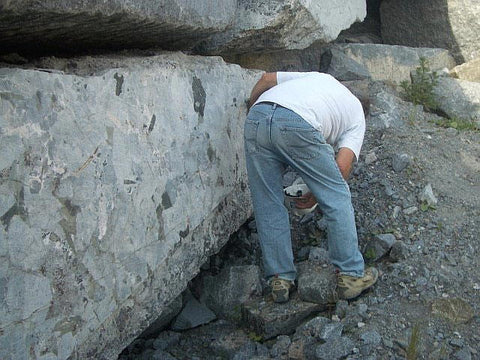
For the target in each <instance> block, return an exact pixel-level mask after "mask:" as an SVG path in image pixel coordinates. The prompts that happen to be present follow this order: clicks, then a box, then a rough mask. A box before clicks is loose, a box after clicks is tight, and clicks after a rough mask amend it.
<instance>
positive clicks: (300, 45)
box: [199, 0, 366, 54]
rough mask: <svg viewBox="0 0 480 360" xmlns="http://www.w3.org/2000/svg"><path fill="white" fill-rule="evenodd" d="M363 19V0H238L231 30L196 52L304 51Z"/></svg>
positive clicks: (208, 42)
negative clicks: (259, 0) (315, 42)
mask: <svg viewBox="0 0 480 360" xmlns="http://www.w3.org/2000/svg"><path fill="white" fill-rule="evenodd" d="M365 16H366V2H365V0H348V1H340V0H334V1H331V0H330V1H309V0H293V1H292V0H281V1H261V2H258V1H254V0H240V1H238V8H237V13H236V16H235V19H234V23H233V25H232V27H231V28H230V29H228V30H227V31H223V32H221V33H218V34H215V35H213V36H212V37H211V38H210V39H208V41H205V42H204V43H203V44H201V46H200V47H199V50H200V51H203V52H207V53H216V54H219V53H227V54H235V53H246V52H249V53H250V52H255V51H265V50H266V49H270V50H278V49H304V48H306V47H308V46H310V45H311V44H312V43H313V42H314V41H316V40H321V41H323V42H325V43H326V42H330V41H332V40H334V39H335V38H336V37H337V36H338V34H339V33H340V31H342V30H344V29H347V28H349V27H350V25H351V24H352V23H354V22H356V21H362V20H363V19H364V18H365Z"/></svg>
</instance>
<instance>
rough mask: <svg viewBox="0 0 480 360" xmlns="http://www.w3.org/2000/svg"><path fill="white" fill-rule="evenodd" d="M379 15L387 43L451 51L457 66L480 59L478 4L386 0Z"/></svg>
mask: <svg viewBox="0 0 480 360" xmlns="http://www.w3.org/2000/svg"><path fill="white" fill-rule="evenodd" d="M380 15H381V24H382V37H383V40H384V41H385V42H386V43H389V44H398V45H406V46H414V47H432V48H442V49H448V50H450V51H451V52H452V54H453V55H454V57H455V59H456V61H457V62H458V63H462V62H464V61H468V60H471V59H473V58H475V57H478V56H479V55H480V42H479V41H478V38H479V35H478V34H480V2H479V1H478V0H431V1H418V0H403V1H398V0H384V1H382V3H381V5H380Z"/></svg>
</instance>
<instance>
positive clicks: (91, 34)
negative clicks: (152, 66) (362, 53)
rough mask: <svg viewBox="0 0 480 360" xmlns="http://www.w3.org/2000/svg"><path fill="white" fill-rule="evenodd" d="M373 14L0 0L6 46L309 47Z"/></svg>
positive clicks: (361, 5)
mask: <svg viewBox="0 0 480 360" xmlns="http://www.w3.org/2000/svg"><path fill="white" fill-rule="evenodd" d="M365 16H366V3H365V0H348V1H340V0H335V1H332V0H329V1H326V0H324V1H309V0H280V1H277V0H276V1H253V0H226V1H223V0H209V1H192V0H155V1H147V0H140V1H130V0H112V1H101V2H99V1H94V0H74V1H68V2H66V1H61V0H47V1H41V2H39V1H32V0H19V1H9V0H3V1H0V49H1V50H0V53H8V52H15V51H16V52H19V53H28V52H33V53H37V54H38V53H45V52H48V51H57V52H58V51H61V52H70V53H71V52H73V53H75V52H78V51H86V50H90V51H92V50H93V49H125V48H149V47H157V48H163V49H176V50H191V49H193V48H195V50H196V51H198V52H201V53H203V54H220V53H222V54H223V53H244V52H251V51H255V50H258V51H265V50H269V49H270V50H271V49H302V48H306V47H308V46H309V45H310V44H312V43H313V42H314V41H316V40H321V41H323V42H329V41H332V40H334V39H335V38H336V37H337V36H338V34H339V33H340V31H342V30H344V29H347V28H348V27H350V25H351V24H352V23H354V22H356V21H361V20H363V19H364V18H365Z"/></svg>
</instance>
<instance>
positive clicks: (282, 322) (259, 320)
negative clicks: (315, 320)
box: [242, 297, 324, 339]
mask: <svg viewBox="0 0 480 360" xmlns="http://www.w3.org/2000/svg"><path fill="white" fill-rule="evenodd" d="M323 309H324V307H323V306H322V305H318V304H314V303H308V302H302V301H299V300H298V298H296V297H293V298H290V301H288V302H287V303H284V304H277V303H274V302H273V301H271V300H269V301H265V300H263V299H255V300H252V301H250V302H248V303H246V304H244V305H243V307H242V321H243V323H244V324H245V325H246V326H249V327H250V328H251V329H252V330H253V331H255V332H256V333H257V334H260V335H263V337H264V338H265V339H270V338H272V337H274V336H277V335H280V334H282V335H288V334H290V333H292V332H293V331H294V330H295V329H296V328H297V327H298V326H299V325H300V324H301V322H302V321H303V320H305V319H306V318H307V317H309V316H310V315H311V314H313V313H316V312H319V311H322V310H323Z"/></svg>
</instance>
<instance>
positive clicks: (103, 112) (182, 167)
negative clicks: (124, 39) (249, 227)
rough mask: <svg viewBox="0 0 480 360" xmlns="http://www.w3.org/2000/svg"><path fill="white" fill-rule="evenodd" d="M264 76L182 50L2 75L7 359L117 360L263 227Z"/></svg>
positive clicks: (1, 288)
mask: <svg viewBox="0 0 480 360" xmlns="http://www.w3.org/2000/svg"><path fill="white" fill-rule="evenodd" d="M257 77H258V74H257V73H256V72H254V71H247V70H242V69H241V68H240V67H238V66H236V65H226V64H225V63H224V62H223V61H221V60H220V59H218V58H200V57H189V56H186V55H183V54H179V53H170V54H165V55H161V56H156V57H148V58H131V59H130V60H129V62H125V63H124V64H123V67H122V66H118V67H116V68H110V69H103V70H102V74H101V75H95V76H76V75H66V74H64V73H61V72H46V71H38V70H20V69H1V70H0V109H1V116H0V129H1V131H0V152H1V153H2V156H1V157H0V295H1V296H0V318H1V319H2V331H1V332H0V358H2V359H28V358H37V357H39V356H40V354H43V355H45V356H47V355H48V354H57V356H58V358H63V359H66V358H68V357H69V356H74V357H75V356H78V358H109V357H112V356H114V355H116V354H118V353H119V352H120V351H121V349H122V348H123V346H124V344H125V342H128V341H131V340H132V339H133V337H134V336H136V335H138V332H139V331H141V330H143V329H145V328H146V327H147V326H148V324H149V323H151V322H152V321H153V320H154V319H155V318H157V317H158V315H159V314H161V313H162V312H163V311H164V310H165V309H166V306H167V305H168V303H170V302H171V301H172V300H173V299H175V298H176V297H177V296H178V295H179V294H180V293H181V292H182V291H183V290H184V289H185V287H186V283H187V282H188V281H189V280H190V279H192V278H193V277H194V276H195V275H196V274H197V273H198V271H199V268H200V266H201V265H202V263H203V262H205V260H206V259H207V258H208V256H210V255H211V254H212V253H214V252H216V251H218V249H219V248H220V247H221V246H223V245H224V244H225V243H226V241H227V240H228V235H229V234H231V233H233V232H234V231H235V230H236V229H237V228H238V227H239V226H240V224H242V223H243V222H244V221H245V220H246V219H247V217H248V216H249V215H250V212H251V210H250V209H251V208H250V199H249V194H248V191H245V190H246V171H245V165H244V160H243V159H244V157H243V135H242V134H243V129H242V127H243V120H244V116H245V112H246V108H245V104H244V101H245V99H246V98H247V97H248V94H249V92H250V89H251V87H252V86H253V84H254V82H255V80H256V78H257ZM15 344H21V346H17V345H15ZM74 351H75V355H72V354H73V352H74Z"/></svg>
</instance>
